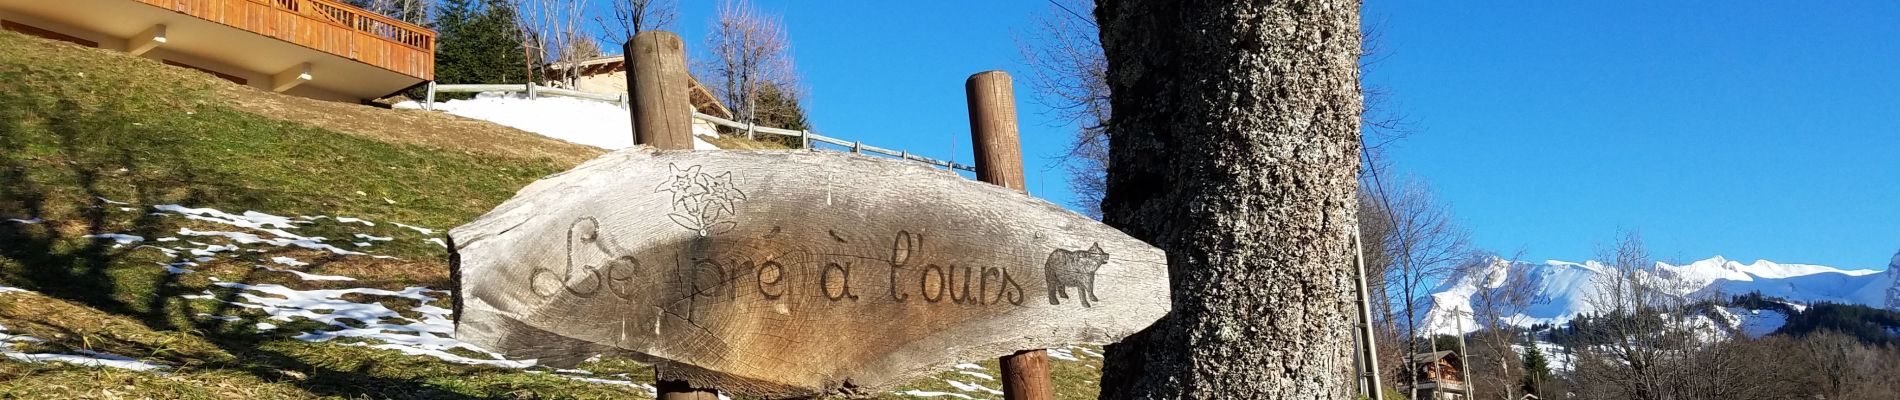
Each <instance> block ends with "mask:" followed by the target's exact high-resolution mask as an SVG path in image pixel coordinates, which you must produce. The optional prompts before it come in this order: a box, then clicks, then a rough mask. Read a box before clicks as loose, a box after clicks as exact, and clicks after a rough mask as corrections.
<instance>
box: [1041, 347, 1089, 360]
mask: <svg viewBox="0 0 1900 400" xmlns="http://www.w3.org/2000/svg"><path fill="white" fill-rule="evenodd" d="M1048 352H1049V358H1054V359H1057V360H1063V361H1082V359H1080V358H1076V357H1075V354H1074V353H1070V352H1069V349H1067V348H1061V349H1049V350H1048Z"/></svg>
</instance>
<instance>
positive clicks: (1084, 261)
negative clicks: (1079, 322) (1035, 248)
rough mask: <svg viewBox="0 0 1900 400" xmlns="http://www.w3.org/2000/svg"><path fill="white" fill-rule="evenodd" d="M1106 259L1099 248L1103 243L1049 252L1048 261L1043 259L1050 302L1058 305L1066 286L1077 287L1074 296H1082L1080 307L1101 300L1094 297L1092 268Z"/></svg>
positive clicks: (1067, 293)
mask: <svg viewBox="0 0 1900 400" xmlns="http://www.w3.org/2000/svg"><path fill="white" fill-rule="evenodd" d="M1105 263H1108V253H1107V252H1104V251H1102V244H1101V243H1096V244H1095V245H1093V246H1089V248H1088V250H1063V249H1056V251H1054V252H1051V253H1049V261H1046V262H1043V264H1042V272H1043V277H1044V278H1047V279H1048V280H1049V282H1048V283H1049V285H1048V286H1049V304H1050V305H1061V304H1062V302H1061V301H1059V300H1057V299H1056V298H1057V297H1060V298H1064V299H1066V298H1069V288H1071V287H1073V288H1075V290H1076V297H1078V298H1080V299H1081V300H1082V306H1083V307H1089V306H1090V305H1089V303H1090V302H1100V301H1102V299H1099V298H1096V297H1095V271H1096V270H1099V269H1102V264H1105Z"/></svg>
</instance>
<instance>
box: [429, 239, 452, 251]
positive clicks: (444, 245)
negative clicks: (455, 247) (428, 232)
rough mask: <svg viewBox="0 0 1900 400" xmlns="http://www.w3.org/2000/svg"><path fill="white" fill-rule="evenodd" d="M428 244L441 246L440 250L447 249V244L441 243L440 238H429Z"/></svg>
mask: <svg viewBox="0 0 1900 400" xmlns="http://www.w3.org/2000/svg"><path fill="white" fill-rule="evenodd" d="M428 242H429V243H435V245H437V246H442V248H444V249H446V248H449V244H448V243H445V242H443V241H442V238H429V240H428Z"/></svg>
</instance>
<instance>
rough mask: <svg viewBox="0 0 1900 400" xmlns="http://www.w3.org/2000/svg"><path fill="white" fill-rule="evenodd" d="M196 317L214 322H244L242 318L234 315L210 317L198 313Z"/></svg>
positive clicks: (209, 315)
mask: <svg viewBox="0 0 1900 400" xmlns="http://www.w3.org/2000/svg"><path fill="white" fill-rule="evenodd" d="M198 316H200V317H205V319H215V320H219V321H224V322H237V321H242V320H244V317H239V316H236V315H211V314H205V313H198Z"/></svg>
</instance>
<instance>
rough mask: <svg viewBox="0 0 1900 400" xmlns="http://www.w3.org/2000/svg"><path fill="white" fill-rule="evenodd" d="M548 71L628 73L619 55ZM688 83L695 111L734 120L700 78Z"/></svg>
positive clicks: (553, 73)
mask: <svg viewBox="0 0 1900 400" xmlns="http://www.w3.org/2000/svg"><path fill="white" fill-rule="evenodd" d="M547 69H548V74H549V75H550V76H559V75H561V74H563V73H565V72H564V71H567V70H569V69H574V70H578V71H579V74H580V75H582V76H586V75H598V74H610V73H615V72H621V71H626V70H627V59H626V57H624V56H621V55H619V54H614V55H606V56H600V57H595V58H589V59H585V60H580V61H571V62H558V63H551V64H548V68H547ZM557 79H558V78H557ZM686 81H687V86H688V89H687V90H688V91H691V94H690V97H691V98H692V101H693V109H695V110H699V112H702V113H706V114H707V115H712V116H715V117H720V118H728V119H730V118H732V111H731V109H729V108H726V104H725V103H724V102H720V101H719V98H718V97H715V96H713V93H712V90H710V89H707V88H706V85H705V84H702V83H699V78H697V77H694V76H693V74H691V73H688V74H686Z"/></svg>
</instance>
